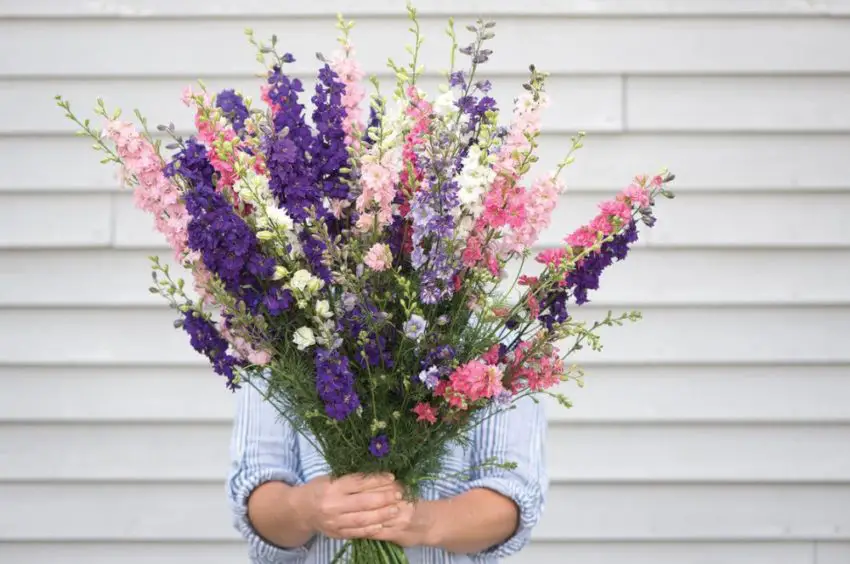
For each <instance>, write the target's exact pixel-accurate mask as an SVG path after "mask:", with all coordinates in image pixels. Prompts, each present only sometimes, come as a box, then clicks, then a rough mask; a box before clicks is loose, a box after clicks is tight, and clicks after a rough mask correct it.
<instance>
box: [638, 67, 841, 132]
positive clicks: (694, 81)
mask: <svg viewBox="0 0 850 564" xmlns="http://www.w3.org/2000/svg"><path fill="white" fill-rule="evenodd" d="M625 88H626V96H625V99H626V114H627V115H628V123H627V124H626V127H627V128H628V129H629V130H632V131H695V130H698V131H776V132H789V131H791V132H797V131H847V130H848V129H850V106H848V104H847V96H848V93H850V77H847V76H811V77H810V76H784V77H776V76H723V77H711V76H633V77H629V78H628V81H627V83H626V86H625Z"/></svg>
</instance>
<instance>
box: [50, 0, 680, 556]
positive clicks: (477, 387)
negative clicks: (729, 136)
mask: <svg viewBox="0 0 850 564" xmlns="http://www.w3.org/2000/svg"><path fill="white" fill-rule="evenodd" d="M408 11H409V15H410V19H411V22H412V27H411V31H412V33H413V38H414V40H413V44H412V46H411V47H410V48H409V51H410V53H411V56H412V60H411V62H410V63H409V64H408V65H405V66H399V65H397V64H395V63H394V62H392V61H390V63H389V65H390V67H391V68H392V70H393V71H394V72H395V76H396V78H397V81H396V87H395V90H394V91H393V93H392V94H391V95H390V96H384V95H382V94H381V93H380V91H379V89H378V88H377V86H378V82H377V80H374V79H373V80H372V83H373V84H374V85H375V88H376V93H375V94H373V95H372V96H371V98H370V103H369V104H368V108H369V114H368V116H367V115H366V113H365V109H366V106H367V104H366V103H365V100H366V87H365V84H364V74H363V72H362V71H361V69H360V67H359V65H358V63H357V61H356V59H355V58H354V49H353V48H352V44H351V42H350V40H349V35H350V31H351V29H352V25H353V24H351V23H349V22H346V21H344V20H342V19H340V21H339V25H338V27H339V29H340V30H341V34H342V37H341V41H340V42H341V45H342V48H341V50H340V51H339V52H338V53H336V54H335V55H333V56H332V57H329V58H327V59H326V58H325V57H323V56H321V55H320V56H319V60H320V63H319V67H320V68H319V70H318V76H317V80H316V84H315V87H314V91H313V95H312V106H313V109H312V113H311V115H310V118H311V119H310V120H308V118H307V115H306V114H307V111H306V110H305V106H304V104H303V103H302V98H303V97H304V96H305V94H304V85H303V84H302V82H301V81H300V80H298V79H296V78H292V77H290V76H288V75H287V74H286V73H287V65H288V64H289V63H292V62H293V61H294V57H293V55H291V54H289V53H285V54H280V53H279V52H278V51H277V39H276V38H275V37H272V39H271V42H270V43H268V44H266V43H264V42H259V41H257V40H256V39H255V37H254V35H253V33H252V32H250V31H248V32H247V35H248V39H249V41H250V42H251V43H252V44H253V45H254V46H255V47H256V48H257V50H258V59H259V61H261V62H262V63H264V65H265V67H266V72H265V73H264V80H263V84H262V85H261V86H260V87H259V89H258V90H259V92H260V95H261V100H262V103H261V104H258V105H254V104H253V102H252V100H251V99H250V98H249V97H248V96H246V95H244V94H242V93H237V92H234V91H233V90H223V91H221V92H218V93H217V94H210V93H209V92H207V91H206V88H205V87H204V86H203V84H202V83H201V85H200V87H199V88H198V89H197V90H191V89H187V90H186V91H185V92H184V94H183V101H184V102H185V104H186V105H187V106H189V107H190V108H192V110H193V112H194V117H195V126H196V131H194V132H193V134H192V136H191V137H188V138H183V137H181V136H180V135H179V134H178V132H177V131H176V130H175V127H174V126H173V125H170V126H159V127H158V131H159V132H160V134H159V135H152V134H151V133H150V132H149V131H148V128H147V124H146V121H145V119H144V118H143V117H142V115H141V114H140V113H139V112H138V111H136V116H137V118H138V120H139V122H140V124H141V126H142V128H141V129H137V128H136V126H134V125H132V124H131V123H128V122H125V121H122V120H121V112H120V111H115V112H110V111H108V110H107V108H106V107H105V105H104V103H103V101H101V100H98V105H97V108H96V113H97V114H98V115H99V116H101V117H102V118H104V119H105V125H104V126H103V127H102V128H97V129H95V128H94V127H93V126H92V125H91V124H90V122H89V120H81V119H79V118H77V117H76V115H75V114H74V113H73V112H72V111H71V109H70V105H69V103H68V102H67V101H65V100H64V99H63V98H61V97H57V101H58V104H59V106H60V107H62V108H63V109H64V110H65V112H66V115H67V117H69V118H70V119H72V120H74V121H75V122H76V123H77V124H78V125H79V126H80V127H81V128H82V131H81V134H83V135H89V136H91V137H92V138H93V139H94V141H95V148H96V149H97V150H99V151H102V152H103V153H104V155H105V157H104V158H103V162H104V163H116V164H118V165H120V170H121V172H122V178H123V180H124V181H125V183H126V184H127V185H128V186H130V187H131V188H132V190H133V194H134V197H135V203H136V205H137V206H138V207H139V208H141V209H142V210H144V211H146V212H148V213H150V214H151V215H152V216H153V218H154V221H155V227H156V229H157V230H158V231H159V232H160V233H161V234H162V236H163V237H164V238H165V239H166V240H167V242H168V244H169V245H170V246H171V247H172V248H173V251H174V256H175V258H176V260H177V261H178V262H179V264H181V265H182V266H183V267H185V269H186V270H187V272H190V273H191V278H190V280H191V281H190V282H188V283H184V279H182V278H178V277H177V276H173V275H172V274H173V273H172V272H171V271H169V268H168V265H166V264H162V263H160V261H159V259H158V258H156V257H152V261H153V279H154V284H153V286H152V287H151V288H150V291H151V292H153V293H156V294H161V295H162V296H163V297H164V298H165V299H166V300H168V302H169V303H170V304H171V307H173V308H174V309H175V310H176V312H177V318H176V321H175V323H174V325H175V327H177V328H181V329H182V330H183V331H185V332H186V333H187V334H188V337H189V341H190V343H191V345H192V347H193V348H194V349H195V350H197V351H198V352H199V353H201V354H203V355H204V356H206V357H207V358H208V359H209V361H210V363H211V365H212V368H213V369H214V371H215V372H216V373H218V374H220V375H221V376H223V377H224V379H225V382H226V385H227V387H228V388H231V389H235V388H238V387H239V386H241V385H246V384H247V385H253V386H257V385H258V384H262V386H263V390H264V394H265V396H264V397H265V399H266V400H267V401H269V402H271V403H272V404H273V405H274V406H275V408H276V409H277V410H278V411H279V412H280V414H281V416H283V417H285V418H286V419H287V420H288V421H289V422H290V423H291V424H292V425H293V426H294V427H295V429H297V430H298V431H299V432H301V433H303V434H304V435H305V436H306V437H309V438H310V440H311V441H313V442H314V444H315V446H316V447H317V448H318V449H319V451H320V452H321V453H322V454H323V455H324V457H325V458H326V460H327V462H328V464H329V466H330V468H331V470H332V473H333V475H335V476H342V475H346V474H349V473H372V472H391V473H393V474H394V475H395V477H396V479H397V480H399V481H401V482H402V483H403V484H404V485H405V486H406V487H407V488H408V490H409V491H408V495H409V496H411V498H415V497H416V495H417V489H418V487H419V486H420V484H421V483H422V482H423V481H424V480H429V479H433V477H434V476H439V475H440V470H441V463H440V460H441V457H442V455H443V453H445V452H446V450H447V448H448V447H449V445H450V444H452V443H457V442H460V443H463V441H464V440H465V437H466V436H467V435H468V433H469V431H470V428H471V427H472V426H473V425H475V424H477V423H480V421H481V417H478V416H479V415H481V414H482V413H485V411H486V410H492V409H509V408H510V406H511V404H512V403H513V402H515V401H517V400H518V399H521V398H524V397H526V396H529V395H539V394H548V395H551V396H553V397H557V398H558V399H559V400H560V402H561V403H562V404H564V405H566V406H569V402H568V400H567V399H566V398H565V397H563V396H562V395H560V394H559V393H557V392H556V391H555V390H554V389H553V388H554V387H555V386H556V385H558V384H560V383H561V382H565V381H569V380H574V381H577V382H578V383H579V384H581V376H582V372H581V370H580V368H578V367H576V366H569V365H568V364H567V363H566V362H565V360H566V358H567V357H568V356H569V355H570V354H572V353H573V352H575V351H576V350H578V349H580V348H582V347H583V346H584V345H585V344H589V345H590V346H591V347H592V348H593V349H599V348H600V346H601V345H600V340H599V335H598V329H599V328H601V327H603V326H613V325H619V324H622V323H623V322H624V321H628V320H636V319H638V318H639V313H637V312H629V313H625V314H623V315H620V316H614V315H612V314H611V313H609V314H608V315H607V316H606V317H605V318H604V319H600V320H598V321H596V322H595V323H593V324H587V323H585V322H580V321H577V320H575V319H574V318H573V317H572V316H571V314H570V311H571V309H572V307H573V306H579V305H581V304H583V303H585V302H586V301H587V300H588V292H589V291H590V290H594V289H596V288H598V284H599V277H600V275H601V273H602V271H603V270H604V269H605V268H606V267H608V266H609V265H610V264H612V262H614V261H616V260H622V259H623V258H625V257H626V254H627V252H628V250H629V246H630V245H631V244H632V243H633V242H635V241H636V240H637V238H638V223H639V222H642V223H644V224H645V225H647V226H650V227H651V226H652V225H653V223H654V221H655V220H654V217H653V211H652V210H653V206H654V204H655V199H656V197H657V196H659V195H660V196H667V197H671V196H672V195H671V193H670V192H669V191H668V189H667V188H666V185H667V183H668V182H670V181H671V180H672V178H673V177H672V175H669V174H667V173H666V172H662V173H661V174H660V175H650V176H638V177H636V178H635V179H634V181H633V182H631V183H630V184H628V185H627V187H626V188H625V189H624V190H623V191H622V192H620V193H619V194H617V195H616V196H615V197H614V198H612V199H610V200H607V201H604V202H602V203H601V204H600V206H599V213H598V215H597V216H596V217H594V218H593V219H592V221H590V222H589V223H588V224H587V225H584V226H582V227H580V228H578V229H577V230H575V231H574V232H572V233H571V234H569V235H568V236H567V237H566V240H565V244H564V245H563V246H559V247H557V248H548V249H545V250H543V251H542V252H539V253H538V254H536V256H534V260H535V261H537V262H538V263H540V266H539V267H538V268H539V270H540V272H539V274H538V275H537V276H531V275H523V274H522V268H521V267H520V269H519V270H520V275H518V276H516V277H513V279H507V278H508V277H507V275H506V272H507V268H506V267H507V266H509V265H511V266H512V264H511V263H514V262H516V263H520V262H524V261H525V260H526V259H528V258H530V257H531V256H532V252H531V248H532V246H533V245H534V244H535V242H536V240H537V239H538V236H539V235H540V234H541V231H542V230H544V229H546V228H548V227H549V225H550V221H551V217H552V212H553V210H554V209H555V206H556V204H557V203H558V200H559V197H560V195H561V194H562V192H563V190H564V188H563V184H562V181H561V179H560V175H561V173H562V171H563V170H564V168H565V167H567V166H568V165H569V164H570V163H572V161H573V158H574V153H575V151H576V150H578V149H580V148H581V147H582V138H583V136H582V135H581V134H578V135H576V136H575V137H574V138H573V139H572V146H571V147H570V148H569V150H568V151H566V153H567V154H566V156H565V158H564V160H563V161H562V162H561V163H560V164H559V166H557V168H556V169H555V170H553V171H551V172H548V173H546V174H544V175H541V176H540V177H539V178H537V179H536V180H534V181H533V182H531V183H530V184H528V185H524V183H523V179H524V177H525V176H527V174H528V172H529V170H530V169H531V167H532V165H533V164H534V163H535V162H536V161H537V156H536V154H535V151H536V149H537V147H538V136H539V133H540V116H541V112H542V111H543V110H544V109H545V107H546V106H547V104H548V101H549V98H548V95H547V92H546V89H545V84H546V75H545V74H544V73H542V72H540V71H539V70H537V69H536V68H535V67H534V66H531V67H530V74H529V78H528V81H527V82H526V83H525V84H523V90H522V91H520V93H519V95H518V96H517V98H516V99H515V100H514V101H513V107H512V112H510V113H509V117H508V119H506V120H505V123H500V121H499V118H500V115H501V108H500V104H499V103H498V102H497V101H496V100H495V99H493V98H492V97H491V96H489V91H490V82H489V81H487V80H481V79H480V76H479V75H480V71H481V67H482V66H483V65H485V64H486V63H487V61H488V59H489V58H490V56H491V54H492V53H491V50H490V49H487V45H488V41H489V40H490V39H492V38H493V36H494V26H495V24H494V23H492V22H488V21H478V22H477V23H476V24H475V25H470V26H468V28H467V29H468V30H469V32H470V33H471V36H472V39H471V42H470V43H469V44H468V45H465V46H463V47H460V46H459V43H458V40H457V36H456V34H455V30H454V26H453V24H452V22H451V21H450V23H449V27H448V29H447V34H448V36H449V38H450V40H451V51H450V52H451V68H450V69H449V70H448V72H447V73H446V83H445V85H444V88H442V89H441V91H440V92H439V93H436V95H434V96H433V97H432V96H429V95H428V94H427V93H425V92H423V91H422V90H421V89H420V87H419V85H418V82H419V79H420V77H421V75H422V68H421V67H420V63H419V61H418V57H419V51H420V46H421V44H422V37H421V35H420V33H419V26H418V23H417V18H416V12H415V10H413V9H412V8H408ZM458 55H462V56H465V57H466V59H465V65H464V66H463V68H458V65H457V64H456V59H457V58H458ZM506 113H507V112H506ZM364 118H366V119H364ZM162 137H168V138H170V141H168V142H167V144H166V145H165V148H166V149H167V150H169V151H171V153H170V154H169V155H167V156H166V155H163V153H162V148H163V147H162V145H161V138H162ZM486 464H492V465H501V466H504V467H510V465H511V461H509V460H492V461H487V462H486ZM346 548H347V549H350V555H349V557H350V558H351V560H352V561H355V562H368V563H374V562H392V563H396V562H405V561H406V560H405V556H404V552H403V551H402V549H401V548H400V547H398V546H396V545H393V544H390V543H385V542H380V541H375V540H366V539H364V540H356V541H353V542H352V543H350V544H349V545H347V547H346ZM341 557H342V555H341Z"/></svg>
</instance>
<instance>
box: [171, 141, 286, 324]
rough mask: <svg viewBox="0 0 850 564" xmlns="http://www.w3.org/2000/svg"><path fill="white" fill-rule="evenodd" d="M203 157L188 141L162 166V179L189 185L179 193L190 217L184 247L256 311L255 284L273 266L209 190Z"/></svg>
mask: <svg viewBox="0 0 850 564" xmlns="http://www.w3.org/2000/svg"><path fill="white" fill-rule="evenodd" d="M206 154H207V152H206V148H205V147H204V146H203V145H200V144H199V143H197V142H196V141H195V140H193V139H190V140H188V141H187V142H186V144H185V147H184V148H183V149H182V150H181V151H180V152H178V153H177V154H175V155H174V158H173V159H172V161H171V162H170V163H169V164H168V166H167V167H166V175H169V176H175V175H178V174H179V176H180V177H182V178H183V179H184V180H185V181H187V182H189V183H190V184H191V188H190V189H188V190H187V191H186V192H185V194H184V199H185V202H186V209H187V210H188V212H189V214H190V216H191V220H190V221H189V226H188V233H189V240H188V245H189V247H190V248H191V249H192V250H194V251H197V252H198V253H200V255H201V258H202V260H203V263H204V265H205V266H206V268H207V269H209V271H210V272H212V273H214V274H215V275H216V276H218V278H219V279H220V280H221V281H222V283H223V284H224V287H225V289H226V290H227V291H228V292H229V293H230V294H231V295H233V296H236V297H237V298H239V299H241V300H243V301H244V302H245V305H246V306H248V308H249V310H250V311H251V312H253V313H256V312H257V308H258V307H259V306H260V304H261V303H262V299H263V297H264V295H265V292H266V290H265V289H264V288H263V284H262V282H261V280H263V279H269V278H271V277H272V275H273V273H274V267H275V264H274V261H273V260H272V259H271V258H269V257H266V256H264V255H263V254H262V252H261V251H260V247H259V241H258V240H257V237H256V235H255V233H254V232H253V231H252V230H251V228H250V227H249V226H248V225H247V224H246V223H245V221H244V220H243V219H242V218H241V217H239V215H237V214H236V212H235V211H234V209H233V206H231V205H230V204H229V203H228V202H227V200H225V198H224V197H223V196H222V195H221V194H219V193H218V192H216V191H215V188H214V186H213V170H212V166H211V165H210V163H209V161H208V160H207V158H206Z"/></svg>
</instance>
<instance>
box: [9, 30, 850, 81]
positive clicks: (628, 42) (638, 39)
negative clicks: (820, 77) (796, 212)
mask: <svg viewBox="0 0 850 564" xmlns="http://www.w3.org/2000/svg"><path fill="white" fill-rule="evenodd" d="M195 21H197V22H198V23H202V25H196V26H186V25H185V23H184V22H182V21H173V20H162V21H159V20H145V19H139V20H128V19H115V20H106V21H104V20H97V19H86V20H77V19H71V20H5V21H3V20H0V50H2V51H3V52H13V51H14V50H15V48H16V46H19V45H21V44H24V43H26V44H28V45H30V48H29V50H28V56H27V57H12V58H10V59H8V60H7V61H5V62H4V65H3V68H2V71H0V76H3V75H5V76H45V75H54V74H61V75H63V76H91V75H96V76H103V75H118V76H145V75H157V76H174V75H178V76H184V75H185V74H186V72H187V71H191V72H193V73H194V74H197V75H200V76H222V75H232V74H245V73H249V72H255V71H256V70H257V64H256V61H254V59H253V57H252V56H251V48H250V45H248V44H247V42H246V41H245V37H244V35H243V33H242V31H243V29H244V28H245V27H246V26H253V27H254V28H255V30H256V33H257V35H258V36H260V37H270V36H271V35H272V34H273V33H276V34H278V36H280V37H282V38H286V39H285V40H286V44H285V45H283V46H282V47H283V48H284V49H287V50H291V51H293V53H294V54H295V55H296V59H297V61H296V62H295V63H294V64H293V65H292V68H293V70H297V71H299V72H305V71H307V72H313V70H314V69H315V67H316V64H315V59H314V58H313V55H314V53H316V52H325V51H328V50H331V49H333V48H334V47H333V46H334V43H333V41H334V39H335V36H336V30H335V29H334V28H333V25H332V21H333V20H331V19H330V18H323V19H318V18H310V19H293V18H286V17H266V18H257V19H248V18H246V19H244V20H239V19H237V18H228V19H226V20H220V19H208V20H201V19H200V18H198V19H196V20H195ZM421 23H422V32H423V33H424V35H425V36H427V37H430V38H432V40H431V41H426V43H425V45H424V46H423V51H422V56H423V60H424V61H426V62H429V64H431V65H433V66H435V70H441V69H442V68H443V65H445V64H446V63H445V62H444V61H446V60H447V51H446V48H447V45H446V41H444V40H442V39H437V38H442V37H443V30H444V28H445V20H444V18H442V17H437V18H435V17H425V18H422V22H421ZM848 31H850V20H844V19H837V18H823V19H790V20H785V19H774V18H763V19H747V20H739V19H732V20H721V21H717V20H712V19H704V18H682V19H679V20H668V19H654V18H646V19H595V18H587V19H584V18H580V19H569V18H552V17H528V18H504V19H502V20H501V21H500V23H499V26H498V34H497V36H496V38H495V39H493V40H492V42H491V43H490V44H491V45H492V48H493V49H494V50H495V52H496V53H498V54H499V56H498V57H494V58H493V59H492V62H490V63H488V68H487V69H486V70H485V71H484V72H485V73H486V72H491V73H492V72H516V71H517V70H518V69H524V68H527V66H528V64H529V63H531V62H534V63H535V64H537V65H538V67H539V68H540V69H545V70H546V71H548V72H553V73H558V72H586V73H606V74H607V73H646V72H649V73H652V72H657V73H696V72H705V73H729V72H736V73H745V72H757V73H764V72H777V73H798V72H803V73H812V72H820V73H824V72H847V71H850V33H848ZM60 35H61V37H62V39H63V40H64V41H65V42H64V43H63V48H62V49H59V50H56V49H53V47H52V45H53V43H52V41H55V40H56V38H57V37H58V36H60ZM177 36H179V37H180V41H181V44H183V45H203V48H199V49H181V50H180V51H179V55H177V56H175V55H174V53H172V52H170V51H168V50H164V49H162V38H163V37H177ZM211 37H214V38H215V41H209V38H211ZM375 37H380V38H381V39H380V42H381V43H380V44H381V48H375V49H369V48H361V49H360V50H359V53H360V57H359V58H360V60H361V61H362V63H363V66H364V68H365V69H366V71H367V72H369V73H374V72H379V71H382V70H384V69H385V68H386V59H387V57H393V58H395V59H397V60H404V57H405V56H406V53H405V51H404V45H405V44H406V43H407V42H408V41H409V40H410V34H409V32H408V31H407V26H406V25H404V22H403V20H400V19H387V18H369V17H364V18H361V19H360V20H359V22H358V24H357V32H356V35H355V36H354V40H355V41H359V43H368V41H369V39H367V38H375ZM531 37H533V38H534V44H535V45H536V46H538V47H539V48H537V49H535V50H534V52H533V53H529V52H528V50H527V49H519V48H517V43H516V42H517V41H518V40H520V41H523V40H527V39H525V38H531ZM358 38H359V39H358ZM649 38H661V39H663V40H654V41H653V40H649ZM104 45H110V46H114V47H115V48H112V49H102V48H101V46H104ZM573 46H580V47H579V48H576V49H573ZM671 46H675V48H671ZM565 49H570V50H571V52H572V53H574V54H575V55H576V56H568V57H567V56H564V54H563V52H564V50H565ZM57 69H61V71H57Z"/></svg>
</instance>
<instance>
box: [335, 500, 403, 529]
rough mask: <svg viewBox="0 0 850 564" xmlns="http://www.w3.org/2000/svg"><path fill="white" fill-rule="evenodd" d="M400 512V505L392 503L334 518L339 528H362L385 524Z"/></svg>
mask: <svg viewBox="0 0 850 564" xmlns="http://www.w3.org/2000/svg"><path fill="white" fill-rule="evenodd" d="M398 513H399V507H398V506H397V505H392V506H389V507H382V508H381V509H375V510H373V511H360V512H358V513H346V514H344V515H340V516H339V517H337V518H336V519H334V527H335V528H337V529H362V528H363V527H371V526H373V525H383V524H384V523H385V522H387V521H389V520H390V519H393V518H395V517H396V516H397V515H398Z"/></svg>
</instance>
